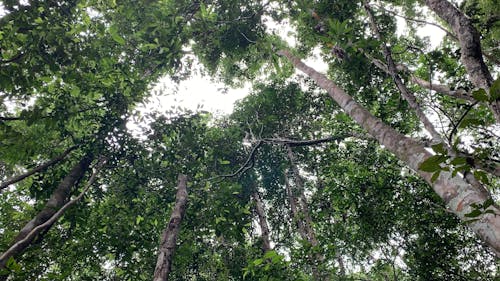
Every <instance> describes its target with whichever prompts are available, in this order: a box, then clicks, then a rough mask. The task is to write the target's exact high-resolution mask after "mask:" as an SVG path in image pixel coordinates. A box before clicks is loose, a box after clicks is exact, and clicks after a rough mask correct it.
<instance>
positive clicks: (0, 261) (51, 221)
mask: <svg viewBox="0 0 500 281" xmlns="http://www.w3.org/2000/svg"><path fill="white" fill-rule="evenodd" d="M105 163H106V159H104V158H103V159H101V160H100V161H99V163H98V164H97V165H96V167H95V171H94V172H93V173H92V176H91V177H90V179H89V180H88V182H87V184H86V185H85V187H84V188H83V190H82V192H81V193H80V194H79V195H78V196H77V197H76V198H75V199H73V200H71V201H69V202H68V203H66V204H64V206H62V207H61V209H59V210H58V211H57V212H56V213H55V214H54V215H52V217H50V219H48V220H47V221H45V222H44V223H42V224H40V225H38V226H37V227H35V228H33V230H31V231H30V233H28V235H26V237H24V238H23V239H22V240H19V241H17V242H16V243H14V245H12V246H11V247H10V248H9V249H8V250H7V251H5V252H4V253H3V254H2V255H1V256H0V264H4V263H5V262H6V260H7V259H8V258H10V257H11V256H13V255H14V254H15V253H16V252H17V251H18V249H19V248H22V247H24V244H26V243H29V241H31V240H33V238H34V237H35V236H36V235H37V234H38V233H39V232H40V231H42V230H43V229H45V228H46V227H49V226H50V225H52V224H54V223H55V222H56V221H57V220H58V219H59V218H60V217H61V216H62V215H63V214H64V212H65V211H66V210H67V209H68V208H69V207H71V206H73V205H74V204H75V203H76V202H78V201H79V200H80V199H81V198H82V197H83V195H85V193H86V192H87V190H89V188H90V187H91V186H92V184H93V183H94V182H95V180H96V177H97V174H98V173H99V172H100V171H101V169H102V167H103V166H104V164H105Z"/></svg>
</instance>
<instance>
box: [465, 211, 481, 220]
mask: <svg viewBox="0 0 500 281" xmlns="http://www.w3.org/2000/svg"><path fill="white" fill-rule="evenodd" d="M481 214H482V212H481V211H480V210H478V209H475V210H472V212H470V213H468V214H465V215H464V216H466V217H468V218H476V217H479V216H480V215H481Z"/></svg>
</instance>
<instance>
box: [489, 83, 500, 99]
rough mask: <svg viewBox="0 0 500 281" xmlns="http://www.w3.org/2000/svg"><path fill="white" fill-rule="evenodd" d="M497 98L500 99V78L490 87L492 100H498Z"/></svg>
mask: <svg viewBox="0 0 500 281" xmlns="http://www.w3.org/2000/svg"><path fill="white" fill-rule="evenodd" d="M497 99H500V78H498V79H497V80H495V82H493V85H491V87H490V102H493V101H496V100H497Z"/></svg>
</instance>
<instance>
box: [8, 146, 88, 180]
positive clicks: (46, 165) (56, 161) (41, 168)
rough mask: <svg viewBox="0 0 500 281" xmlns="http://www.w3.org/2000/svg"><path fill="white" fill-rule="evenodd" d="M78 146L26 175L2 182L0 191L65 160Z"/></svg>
mask: <svg viewBox="0 0 500 281" xmlns="http://www.w3.org/2000/svg"><path fill="white" fill-rule="evenodd" d="M77 147H78V146H77V145H74V146H72V147H70V148H68V149H66V150H65V151H64V152H63V153H62V154H61V155H59V156H57V157H55V158H53V159H51V160H50V161H48V162H46V163H43V164H42V165H39V166H37V167H35V168H33V169H31V170H29V171H27V172H26V173H24V174H21V175H18V176H15V177H13V178H10V179H7V180H6V181H4V182H3V183H1V184H0V190H2V189H4V188H6V187H8V186H9V185H11V184H14V183H16V182H20V181H22V180H23V179H25V178H27V177H29V176H31V175H33V174H36V173H38V172H41V171H43V170H45V169H47V168H48V167H50V166H52V165H55V164H57V163H59V162H60V161H61V160H63V159H64V158H66V156H68V154H69V153H70V152H71V151H73V150H75V149H76V148H77Z"/></svg>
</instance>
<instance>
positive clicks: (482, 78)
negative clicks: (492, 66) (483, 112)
mask: <svg viewBox="0 0 500 281" xmlns="http://www.w3.org/2000/svg"><path fill="white" fill-rule="evenodd" d="M425 4H426V5H427V6H428V7H429V8H430V9H431V10H432V11H434V12H435V13H436V14H437V15H438V16H439V17H440V18H442V19H443V20H444V21H446V22H447V23H448V24H449V25H450V27H451V29H452V30H453V33H455V35H456V36H457V38H458V43H459V45H460V54H461V57H460V59H461V61H462V63H463V64H464V66H465V69H466V70H467V73H468V74H469V77H470V79H471V81H472V83H473V84H474V85H475V86H476V87H478V88H483V89H485V90H489V89H490V87H491V85H492V83H493V77H492V76H491V73H490V71H489V70H488V67H487V66H486V64H485V63H484V60H483V52H482V50H481V40H480V34H479V32H478V31H477V29H476V28H475V27H474V25H473V24H472V20H471V19H470V18H469V17H468V16H467V15H465V14H464V13H463V12H462V11H460V10H459V9H458V8H457V7H455V6H454V5H453V4H452V3H451V2H449V1H447V0H425ZM490 108H491V109H492V111H493V114H494V115H495V118H496V120H497V122H500V101H499V99H497V100H495V101H492V103H491V104H490Z"/></svg>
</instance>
